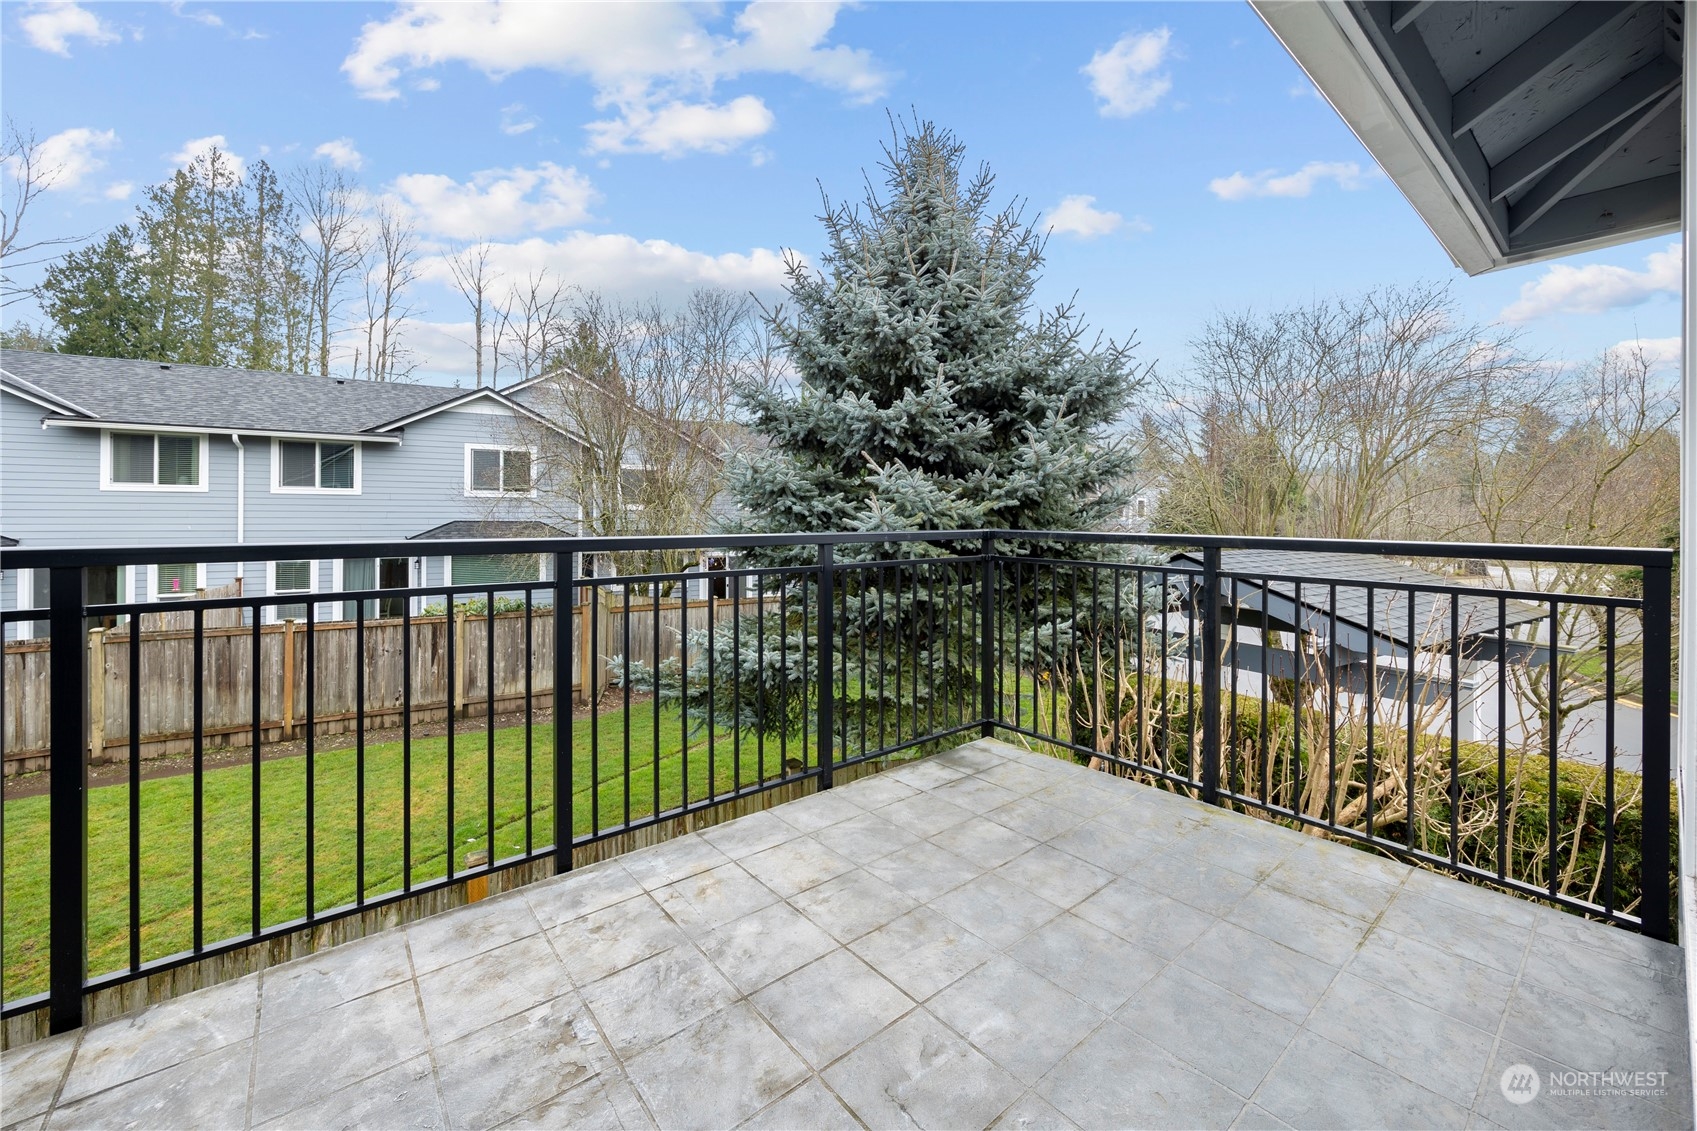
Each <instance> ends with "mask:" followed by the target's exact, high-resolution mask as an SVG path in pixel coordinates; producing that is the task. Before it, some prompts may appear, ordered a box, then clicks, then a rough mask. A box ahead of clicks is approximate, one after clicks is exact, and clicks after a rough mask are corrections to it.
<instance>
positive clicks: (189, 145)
mask: <svg viewBox="0 0 1697 1131" xmlns="http://www.w3.org/2000/svg"><path fill="white" fill-rule="evenodd" d="M214 149H216V150H217V151H218V152H219V153H220V154H222V155H223V157H224V159H225V160H226V161H228V162H229V163H230V167H231V168H232V169H234V170H235V172H236V175H237V176H240V175H241V174H242V171H243V170H244V169H246V168H247V162H245V161H243V160H242V159H241V158H240V157H239V156H237V155H236V154H234V153H231V152H230V143H229V142H228V141H226V140H225V139H224V135H223V134H209V135H208V136H206V137H196V138H190V139H189V140H188V141H185V142H184V143H183V147H182V148H181V149H179V150H177V152H175V153H173V154H171V156H170V158H169V160H170V162H171V164H172V165H174V166H175V167H177V168H179V169H182V168H186V167H187V166H189V165H192V164H194V162H195V159H196V158H197V157H200V156H201V155H202V154H204V153H210V152H212V151H213V150H214Z"/></svg>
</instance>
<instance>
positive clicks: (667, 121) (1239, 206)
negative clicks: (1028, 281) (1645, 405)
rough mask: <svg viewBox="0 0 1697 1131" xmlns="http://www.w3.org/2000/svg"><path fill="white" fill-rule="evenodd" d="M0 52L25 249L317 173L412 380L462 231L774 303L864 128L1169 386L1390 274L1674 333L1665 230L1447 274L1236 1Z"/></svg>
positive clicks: (36, 44)
mask: <svg viewBox="0 0 1697 1131" xmlns="http://www.w3.org/2000/svg"><path fill="white" fill-rule="evenodd" d="M0 37H3V38H0V57H3V63H4V75H3V78H0V98H3V101H4V104H5V112H6V113H7V115H9V116H10V117H11V118H12V119H14V120H15V121H16V122H17V123H18V125H20V126H21V127H23V128H26V129H33V130H34V131H35V133H36V134H37V135H38V136H39V137H41V138H43V139H48V142H49V145H50V147H51V151H52V153H53V154H54V155H55V157H56V158H57V160H56V163H57V164H58V165H59V166H60V167H61V169H62V172H61V175H60V180H59V183H57V184H56V185H55V187H54V191H52V192H49V193H47V194H46V195H44V196H43V197H42V198H41V199H40V200H39V201H38V204H37V207H36V209H35V210H33V211H32V212H31V213H30V216H29V228H28V231H27V232H26V235H27V236H28V237H30V238H41V237H48V236H70V235H78V234H91V233H94V232H97V231H100V230H102V229H104V228H106V227H108V226H110V225H112V224H115V223H117V222H120V221H122V220H124V219H125V218H127V217H128V216H129V215H130V213H131V211H132V210H133V207H134V202H135V200H136V198H137V196H138V194H139V192H140V190H141V188H142V187H144V186H146V185H148V184H150V183H154V182H156V181H159V180H161V179H163V178H164V177H165V176H166V175H168V173H169V171H170V170H171V168H173V166H174V164H175V162H176V161H177V160H178V159H180V158H181V156H182V155H184V154H185V153H186V152H191V151H192V150H193V148H194V147H195V146H196V145H205V144H209V142H208V139H221V141H220V142H219V144H221V145H222V146H223V147H224V148H226V149H228V150H229V151H230V152H232V153H234V154H236V155H237V156H238V157H240V158H243V159H244V160H249V161H251V160H254V159H256V158H259V157H262V156H263V157H265V158H266V159H267V160H269V161H271V162H272V163H273V164H274V165H276V166H278V167H279V168H282V167H287V166H289V165H291V164H294V163H297V162H300V161H305V160H331V161H336V162H340V163H342V164H343V165H344V166H345V167H347V168H348V169H349V170H350V171H352V172H354V173H356V175H357V176H358V178H359V179H360V181H361V182H362V183H363V184H364V186H365V187H366V188H367V190H369V192H370V193H371V194H372V197H373V198H374V199H375V198H377V197H380V196H388V197H390V198H391V199H392V200H393V201H394V202H395V203H396V204H397V205H398V206H400V207H402V208H404V209H405V210H407V211H408V213H409V215H411V216H412V218H413V220H414V222H415V223H416V224H417V226H418V229H419V231H420V234H421V236H422V238H423V239H424V241H425V243H426V246H427V247H428V248H430V249H432V250H433V251H436V252H437V254H434V255H431V256H427V261H426V264H425V274H426V281H425V283H424V284H423V285H422V286H421V287H420V289H419V292H418V299H419V305H420V307H421V313H420V317H419V325H418V327H417V329H416V332H415V334H414V337H413V341H414V344H415V345H416V347H417V348H418V350H419V352H420V354H421V355H422V356H423V357H424V358H425V361H426V365H425V368H426V369H427V370H428V371H429V372H430V374H431V378H432V379H451V378H452V376H454V375H459V374H463V373H465V372H466V369H467V367H468V366H469V360H470V348H469V345H466V344H464V342H465V339H466V337H467V334H468V329H467V326H468V324H469V315H468V314H467V313H466V310H465V308H464V306H463V303H462V301H461V300H460V299H459V298H458V296H456V295H455V294H454V293H453V292H452V291H450V290H448V289H447V288H446V286H445V285H444V282H445V270H444V269H443V267H442V263H441V259H440V251H441V250H447V249H451V248H453V247H455V246H457V245H458V243H460V242H462V241H465V240H467V239H470V238H473V237H476V236H480V235H481V236H486V237H488V238H490V239H492V240H494V241H496V243H497V244H498V247H497V255H496V262H497V263H498V265H499V266H501V267H502V268H503V269H504V270H505V272H506V273H507V275H508V276H509V277H519V276H522V275H523V274H525V272H527V271H530V270H534V269H537V268H540V267H546V268H548V269H549V270H550V271H551V272H553V273H555V274H557V275H559V276H560V277H562V278H563V279H565V280H566V281H567V282H571V283H578V284H581V285H586V286H595V287H600V288H602V289H604V290H610V291H615V292H621V293H624V294H628V295H633V296H641V295H647V294H652V293H659V294H661V295H663V296H666V297H675V296H678V295H681V294H683V293H685V292H687V291H688V290H689V289H690V288H691V287H692V286H695V285H697V284H699V283H702V282H713V283H720V284H723V285H727V286H731V287H735V288H738V289H744V290H752V291H754V292H755V293H756V294H758V295H759V296H761V297H762V298H764V299H766V300H768V301H770V300H772V299H774V298H777V297H780V287H781V276H780V271H779V266H780V259H781V255H782V254H783V252H784V251H785V250H786V249H789V250H794V251H796V252H799V253H800V254H802V255H804V256H807V257H809V258H815V259H816V258H817V254H818V250H819V246H820V227H819V224H818V221H817V214H818V212H819V207H820V201H819V186H820V185H823V186H824V188H825V189H826V190H827V191H828V192H830V193H831V194H832V196H834V197H837V198H844V197H849V198H853V197H856V196H858V194H859V192H860V189H861V175H862V174H861V171H862V169H868V168H870V167H871V166H873V165H874V163H875V162H876V161H877V159H878V157H879V149H878V147H879V144H880V142H881V141H883V140H884V139H886V138H887V136H888V129H889V127H888V123H887V120H886V112H887V111H890V110H894V111H895V112H897V113H904V114H905V113H909V112H917V113H918V114H920V115H921V116H924V117H928V118H932V119H934V120H936V121H938V122H939V123H941V124H943V125H946V126H948V127H950V128H952V129H953V130H955V131H956V132H957V133H958V134H959V135H960V136H961V138H962V139H963V141H965V143H966V144H967V147H968V153H969V156H970V157H971V158H972V159H974V160H983V161H986V162H988V163H989V165H990V166H991V168H992V169H993V170H994V171H995V172H996V174H997V176H998V178H999V183H1000V186H1001V189H1002V191H1003V193H1004V194H1005V195H1006V196H1013V195H1017V196H1019V197H1021V198H1023V199H1024V200H1026V201H1027V202H1028V206H1029V208H1030V209H1031V212H1032V214H1033V215H1036V214H1037V213H1039V212H1041V213H1042V214H1043V215H1044V217H1045V221H1046V222H1054V223H1055V224H1056V227H1057V230H1056V231H1055V233H1054V234H1053V236H1052V238H1051V242H1050V245H1049V256H1048V263H1047V267H1046V270H1045V276H1044V284H1043V288H1042V290H1041V292H1040V297H1041V298H1042V299H1043V300H1044V301H1045V302H1048V303H1053V302H1058V301H1062V300H1065V299H1067V298H1069V297H1072V296H1074V295H1076V298H1077V303H1078V307H1079V309H1080V310H1081V311H1083V312H1084V313H1085V315H1086V316H1087V317H1088V318H1089V320H1090V322H1091V323H1092V324H1093V325H1095V326H1097V327H1099V328H1100V329H1102V330H1103V331H1105V332H1106V333H1108V334H1109V335H1112V336H1115V337H1124V336H1127V335H1130V334H1134V333H1135V335H1136V337H1137V338H1138V340H1139V341H1140V342H1141V343H1142V348H1141V349H1140V350H1139V354H1140V356H1141V357H1142V358H1143V359H1145V360H1158V361H1159V363H1160V365H1161V366H1162V367H1163V368H1164V369H1174V368H1179V367H1182V366H1183V365H1184V364H1185V362H1186V359H1187V353H1188V350H1187V342H1188V341H1189V339H1190V338H1191V336H1192V335H1193V334H1195V333H1196V331H1197V330H1198V329H1199V328H1200V327H1201V326H1202V325H1203V323H1205V322H1206V321H1207V320H1208V318H1209V317H1210V316H1211V315H1212V314H1214V313H1215V312H1216V311H1219V310H1236V309H1241V308H1244V307H1256V308H1267V307H1271V306H1277V305H1282V304H1287V303H1294V302H1304V301H1307V300H1309V299H1311V298H1316V297H1323V296H1327V295H1331V294H1335V293H1347V292H1353V291H1357V290H1360V289H1363V288H1367V287H1371V286H1375V285H1379V284H1392V283H1408V282H1413V281H1417V280H1441V281H1447V282H1450V283H1451V284H1452V285H1453V287H1454V289H1455V293H1456V296H1457V298H1458V300H1459V302H1460V305H1461V306H1462V308H1463V311H1464V313H1465V314H1466V315H1467V316H1468V317H1470V318H1472V319H1476V320H1478V321H1482V322H1489V321H1497V320H1508V321H1511V322H1513V323H1514V324H1515V325H1517V326H1518V327H1519V328H1520V329H1521V330H1522V332H1523V333H1524V335H1525V342H1526V344H1527V346H1528V347H1529V348H1530V349H1532V350H1533V351H1535V352H1537V353H1540V354H1544V355H1546V356H1549V357H1552V358H1558V359H1567V360H1580V359H1584V358H1587V357H1590V356H1593V355H1595V354H1596V353H1598V352H1599V351H1601V350H1603V349H1606V348H1610V347H1613V346H1616V345H1617V344H1619V343H1621V342H1623V341H1628V340H1631V339H1635V338H1641V339H1643V340H1645V341H1646V342H1647V343H1650V345H1651V348H1652V350H1653V351H1654V352H1656V353H1657V354H1658V355H1659V356H1662V357H1665V358H1668V359H1671V358H1672V357H1673V356H1674V350H1675V346H1676V339H1677V335H1678V332H1679V314H1678V302H1677V299H1678V292H1677V286H1678V271H1679V266H1678V265H1679V257H1678V247H1679V243H1678V239H1677V237H1662V238H1659V239H1655V240H1648V241H1641V242H1638V243H1634V244H1628V245H1624V246H1621V247H1618V248H1614V249H1610V250H1608V251H1605V252H1599V253H1593V254H1590V255H1585V256H1580V257H1576V258H1574V259H1571V260H1567V261H1564V262H1563V263H1561V264H1559V265H1537V266H1531V267H1524V268H1517V269H1514V270H1510V271H1504V272H1500V273H1496V274H1493V275H1489V276H1484V277H1481V278H1477V279H1468V278H1466V277H1465V276H1463V275H1461V273H1460V272H1459V271H1457V270H1456V269H1455V268H1454V267H1453V266H1451V265H1450V263H1449V261H1448V259H1447V257H1446V256H1445V255H1444V253H1443V251H1442V250H1441V249H1440V248H1439V246H1438V244H1437V242H1436V241H1435V240H1434V239H1433V238H1432V237H1431V236H1430V234H1429V233H1428V232H1427V231H1426V230H1425V228H1424V226H1423V225H1422V224H1421V222H1420V220H1419V218H1418V217H1417V216H1416V215H1415V214H1414V212H1413V210H1412V209H1411V208H1410V207H1409V206H1408V205H1407V203H1406V202H1405V201H1404V200H1403V199H1402V197H1401V195H1400V194H1399V193H1398V192H1397V190H1396V188H1395V187H1394V186H1393V185H1392V184H1391V183H1390V182H1389V181H1388V180H1386V179H1385V178H1384V177H1383V176H1382V175H1380V174H1379V172H1378V170H1377V169H1375V168H1374V166H1373V164H1372V161H1371V158H1369V157H1368V156H1367V154H1366V152H1365V151H1364V150H1363V149H1362V148H1361V146H1360V145H1359V144H1358V143H1357V142H1356V140H1355V139H1354V137H1353V136H1352V135H1351V134H1350V132H1349V130H1348V129H1347V128H1346V127H1345V126H1344V125H1343V124H1342V122H1341V121H1340V120H1339V119H1338V117H1337V116H1336V114H1334V113H1333V111H1332V110H1331V108H1330V107H1329V106H1327V105H1326V104H1325V103H1324V102H1323V101H1322V100H1321V99H1319V98H1318V97H1317V96H1316V95H1315V93H1314V91H1313V89H1312V87H1311V86H1310V85H1309V84H1308V82H1307V80H1306V79H1305V78H1304V77H1303V75H1302V73H1301V71H1300V70H1299V69H1298V68H1297V67H1296V65H1295V64H1294V63H1293V62H1292V61H1291V60H1290V58H1289V57H1288V56H1287V55H1286V54H1285V52H1284V50H1283V48H1281V47H1280V46H1279V44H1278V43H1277V41H1276V40H1275V39H1274V38H1273V36H1272V35H1271V34H1270V33H1269V32H1268V31H1267V30H1266V28H1265V27H1264V26H1263V25H1262V24H1261V22H1260V20H1259V19H1258V18H1257V17H1256V16H1255V14H1254V12H1253V11H1252V10H1251V9H1250V8H1249V7H1248V6H1247V5H1246V4H1239V3H1206V4H1203V3H1198V4H1176V5H1175V4H1153V3H1149V4H1110V3H1091V4H1067V3H1043V4H1036V3H1001V4H971V3H954V4H918V3H911V4H895V3H887V4H865V5H862V6H858V7H849V6H841V7H839V6H835V5H829V4H817V5H806V6H802V5H788V4H769V5H765V4H755V5H750V6H746V7H745V6H743V5H740V4H730V5H723V6H690V7H682V6H672V5H665V4H643V5H614V4H602V5H586V6H581V7H565V6H559V5H540V4H537V5H528V6H519V7H514V6H508V7H505V8H501V7H496V6H493V5H488V6H486V5H476V4H462V5H455V6H449V7H427V6H411V5H404V4H403V5H394V6H391V5H381V4H351V3H350V4H328V3H326V4H281V3H278V4H257V3H256V4H236V5H223V4H204V5H197V4H187V5H165V4H162V5H143V4H122V5H106V4H95V3H84V4H81V5H78V4H76V3H56V4H7V5H5V7H4V10H3V12H0ZM32 314H33V311H31V310H30V309H29V307H28V305H27V303H20V304H16V305H14V306H13V307H11V308H9V309H8V310H7V312H6V318H7V321H8V322H10V321H11V320H13V319H14V318H16V317H19V316H20V315H21V316H24V317H29V316H31V315H32Z"/></svg>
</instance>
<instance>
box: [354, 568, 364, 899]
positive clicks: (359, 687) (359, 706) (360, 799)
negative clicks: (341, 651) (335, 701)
mask: <svg viewBox="0 0 1697 1131" xmlns="http://www.w3.org/2000/svg"><path fill="white" fill-rule="evenodd" d="M354 906H356V907H364V906H365V602H364V601H355V602H354Z"/></svg>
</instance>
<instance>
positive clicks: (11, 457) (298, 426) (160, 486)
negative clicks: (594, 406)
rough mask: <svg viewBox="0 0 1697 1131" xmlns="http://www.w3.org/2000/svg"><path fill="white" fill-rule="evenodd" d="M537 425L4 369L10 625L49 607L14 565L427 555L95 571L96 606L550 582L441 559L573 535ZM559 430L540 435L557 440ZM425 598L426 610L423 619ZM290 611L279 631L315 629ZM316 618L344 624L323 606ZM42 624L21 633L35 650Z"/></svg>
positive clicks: (74, 367) (488, 404) (67, 362)
mask: <svg viewBox="0 0 1697 1131" xmlns="http://www.w3.org/2000/svg"><path fill="white" fill-rule="evenodd" d="M521 414H522V415H525V416H527V417H529V418H530V420H531V421H533V422H540V421H541V418H540V417H539V416H538V415H537V413H536V412H535V411H534V410H533V409H532V408H531V407H530V406H528V405H527V404H526V387H525V386H522V385H518V386H513V387H512V388H510V389H506V390H503V391H500V392H496V391H494V390H491V389H477V390H465V389H452V388H445V387H442V386H436V385H407V384H387V383H376V382H368V381H355V380H344V379H338V378H322V377H303V376H299V375H296V374H286V373H265V372H255V371H251V370H243V369H226V368H209V367H203V366H194V365H174V364H172V365H167V364H161V363H159V362H147V361H130V360H123V359H114V358H94V357H77V356H73V355H66V354H52V353H35V352H27V351H21V350H3V351H0V607H4V608H6V609H8V610H11V609H30V608H41V607H44V606H45V603H46V602H45V594H46V577H45V576H44V575H43V576H40V577H37V576H32V571H29V570H22V569H6V568H5V566H4V561H3V555H4V552H5V550H4V547H6V546H12V545H19V546H29V547H32V548H33V547H76V546H96V545H101V546H114V545H118V546H121V545H137V546H141V545H146V546H159V545H185V546H187V545H206V544H212V543H256V544H263V543H275V542H290V541H298V542H328V541H341V540H353V539H360V540H370V541H375V540H396V541H399V540H402V539H416V540H418V542H419V546H418V550H417V551H416V552H415V553H413V554H409V555H407V556H406V557H404V558H396V559H392V560H391V559H386V560H382V561H375V560H372V559H364V560H358V559H334V560H323V561H299V562H266V561H236V562H195V561H184V562H180V563H176V564H172V565H160V566H147V567H136V568H133V569H132V568H123V567H114V568H111V569H107V570H104V571H91V575H90V578H89V595H90V599H91V600H96V601H126V602H129V601H136V602H141V601H158V602H169V601H171V600H172V599H174V598H181V597H187V596H192V595H193V594H194V593H195V592H196V591H197V590H218V589H224V590H228V589H230V588H231V587H233V585H234V584H235V583H236V582H237V581H239V582H240V584H241V592H242V593H243V594H245V595H250V596H251V595H256V594H263V595H274V594H288V593H300V594H302V597H303V600H304V599H306V598H307V597H308V596H309V595H310V594H312V593H316V592H329V591H333V590H336V589H343V588H397V587H403V586H409V585H411V586H420V585H442V584H476V583H479V582H484V581H489V580H527V579H534V580H546V577H544V576H541V575H540V574H541V571H542V570H544V569H545V568H546V564H545V563H544V562H539V561H537V560H536V559H535V558H517V557H510V558H509V557H499V556H489V557H479V558H464V557H462V558H460V559H458V560H455V559H453V558H451V557H449V556H446V555H443V554H440V553H432V552H431V550H430V540H431V539H433V538H435V539H440V538H449V537H470V536H476V537H501V536H529V537H534V536H536V535H538V534H549V533H559V534H565V533H571V532H572V531H571V530H570V529H566V528H563V527H570V526H572V525H575V524H573V523H571V522H570V521H569V520H568V521H565V522H562V520H561V519H560V517H559V516H560V515H561V514H562V513H565V514H568V515H569V514H572V513H575V508H574V507H572V506H571V505H570V504H569V503H567V504H566V505H562V503H563V498H562V492H561V491H559V490H557V489H556V488H557V486H558V485H556V484H551V483H548V482H539V481H536V478H535V476H534V475H533V473H539V472H540V467H539V461H538V460H537V458H536V454H535V453H534V452H532V451H531V450H528V449H527V448H524V447H521V446H515V441H514V439H513V437H514V435H515V434H516V433H517V430H516V429H515V428H514V427H513V424H514V418H515V416H518V415H521ZM544 423H545V422H544ZM417 603H419V599H417V598H415V605H416V604H417ZM300 609H301V606H284V607H282V608H281V609H280V610H272V611H268V613H267V616H268V617H272V616H277V615H279V614H280V615H283V616H287V615H289V614H290V613H291V612H294V615H304V613H303V612H300V611H298V610H300ZM315 615H322V616H326V617H334V616H339V615H341V606H340V605H339V604H335V603H330V602H324V603H320V605H319V607H318V609H316V610H315ZM32 631H34V624H33V622H30V623H25V624H21V625H11V626H8V632H7V636H8V638H14V637H17V636H21V635H29V634H30V633H31V632H32Z"/></svg>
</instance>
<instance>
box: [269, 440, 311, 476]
mask: <svg viewBox="0 0 1697 1131" xmlns="http://www.w3.org/2000/svg"><path fill="white" fill-rule="evenodd" d="M277 454H278V458H279V459H280V460H281V464H280V466H279V468H278V471H277V486H279V487H316V486H318V445H317V444H303V443H300V442H299V441H295V440H287V441H284V442H283V443H281V444H278V445H277Z"/></svg>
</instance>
